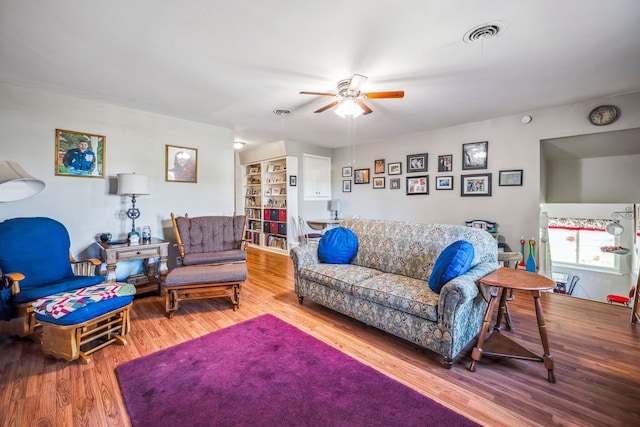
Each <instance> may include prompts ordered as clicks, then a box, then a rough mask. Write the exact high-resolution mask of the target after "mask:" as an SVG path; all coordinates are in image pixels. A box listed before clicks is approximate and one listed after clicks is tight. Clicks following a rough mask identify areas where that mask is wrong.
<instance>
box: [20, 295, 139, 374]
mask: <svg viewBox="0 0 640 427" xmlns="http://www.w3.org/2000/svg"><path fill="white" fill-rule="evenodd" d="M134 294H135V286H133V285H130V284H127V283H104V284H99V285H93V286H88V287H85V288H80V289H76V290H73V291H69V292H61V293H58V294H53V295H50V296H47V297H43V298H40V299H38V300H36V301H34V302H33V305H32V306H33V309H34V312H35V318H36V320H37V321H38V322H39V323H40V325H41V326H42V332H41V342H42V351H43V353H44V354H48V355H51V356H53V357H56V358H58V359H65V360H68V361H72V360H76V359H78V358H79V359H80V360H81V361H82V362H84V363H89V362H90V361H91V359H90V358H89V355H90V354H91V353H93V352H95V351H98V350H100V349H101V348H104V347H106V346H108V345H110V344H113V343H117V344H120V345H126V344H127V340H126V339H125V338H124V337H125V335H127V334H128V333H129V331H130V330H131V325H130V323H129V312H130V311H131V306H132V301H133V295H134Z"/></svg>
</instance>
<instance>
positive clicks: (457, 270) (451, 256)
mask: <svg viewBox="0 0 640 427" xmlns="http://www.w3.org/2000/svg"><path fill="white" fill-rule="evenodd" d="M473 256H474V250H473V245H472V244H471V243H469V242H467V241H466V240H458V241H457V242H453V243H452V244H450V245H449V246H447V247H446V248H445V250H443V251H442V252H441V253H440V255H439V256H438V259H437V260H436V265H434V266H433V271H431V277H429V287H430V288H431V290H432V291H433V292H436V293H440V290H442V287H443V286H444V285H445V283H447V282H448V281H449V280H451V279H453V278H454V277H458V276H460V275H461V274H464V273H466V272H467V271H469V268H470V267H471V262H472V261H473Z"/></svg>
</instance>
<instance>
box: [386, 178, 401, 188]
mask: <svg viewBox="0 0 640 427" xmlns="http://www.w3.org/2000/svg"><path fill="white" fill-rule="evenodd" d="M389 188H390V189H392V190H399V189H400V178H390V179H389Z"/></svg>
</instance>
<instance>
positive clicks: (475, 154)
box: [462, 141, 489, 170]
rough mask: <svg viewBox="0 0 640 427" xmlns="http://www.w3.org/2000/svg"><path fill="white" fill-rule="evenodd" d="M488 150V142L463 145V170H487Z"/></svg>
mask: <svg viewBox="0 0 640 427" xmlns="http://www.w3.org/2000/svg"><path fill="white" fill-rule="evenodd" d="M488 150H489V143H488V142H487V141H482V142H470V143H468V144H462V169H463V170H470V169H486V168H487V157H488Z"/></svg>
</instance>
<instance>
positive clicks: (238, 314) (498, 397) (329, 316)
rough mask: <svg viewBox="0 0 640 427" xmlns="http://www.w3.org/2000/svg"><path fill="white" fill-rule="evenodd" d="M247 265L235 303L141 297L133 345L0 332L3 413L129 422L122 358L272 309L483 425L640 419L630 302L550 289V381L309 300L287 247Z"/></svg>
mask: <svg viewBox="0 0 640 427" xmlns="http://www.w3.org/2000/svg"><path fill="white" fill-rule="evenodd" d="M248 267H249V280H248V281H247V282H246V283H245V286H244V287H243V289H242V295H241V301H240V309H239V310H238V311H235V312H234V311H233V310H232V309H231V305H230V302H229V301H228V300H227V299H218V300H205V301H189V302H185V303H184V304H182V305H181V307H180V309H179V310H178V312H177V313H176V314H175V316H174V318H173V319H171V320H169V319H167V318H166V316H165V314H164V300H163V298H162V297H157V296H147V297H142V298H139V299H136V300H135V301H134V304H133V310H132V315H131V319H132V330H131V334H130V335H128V338H127V339H128V345H126V346H124V347H122V346H116V345H112V346H109V347H107V348H105V349H103V350H100V351H98V352H96V353H94V354H93V355H92V361H91V364H89V365H82V364H80V363H78V362H74V363H68V362H66V361H58V360H55V359H51V358H48V357H44V356H43V355H42V354H41V351H40V347H39V345H37V344H36V343H34V342H32V341H30V340H18V339H15V338H10V337H7V336H3V335H0V405H1V406H0V420H1V424H2V425H3V426H36V425H37V426H126V425H129V418H128V416H127V413H126V409H125V407H124V403H123V401H122V397H121V395H120V389H119V386H118V381H117V379H116V376H115V373H114V368H115V367H116V366H118V365H120V364H122V363H124V362H126V361H128V360H132V359H135V358H138V357H140V356H144V355H147V354H150V353H153V352H155V351H158V350H161V349H164V348H167V347H170V346H172V345H175V344H179V343H181V342H184V341H187V340H190V339H192V338H195V337H198V336H201V335H204V334H206V333H209V332H212V331H215V330H217V329H220V328H224V327H226V326H229V325H232V324H235V323H238V322H241V321H243V320H246V319H250V318H253V317H255V316H258V315H260V314H264V313H272V314H274V315H276V316H278V317H279V318H281V319H282V320H285V321H287V322H289V323H291V324H293V325H295V326H297V327H298V328H299V329H301V330H303V331H305V332H307V333H309V334H311V335H313V336H315V337H317V338H319V339H321V340H322V341H325V342H326V343H328V344H330V345H332V346H334V347H336V348H338V349H340V350H341V351H343V352H345V353H347V354H349V355H351V356H352V357H354V358H356V359H358V360H360V361H361V362H363V363H365V364H367V365H370V366H372V367H374V368H375V369H377V370H379V371H381V372H383V373H385V374H387V375H388V376H390V377H392V378H395V379H396V380H398V381H400V382H402V383H404V384H406V385H408V386H409V387H412V388H414V389H415V390H418V391H419V392H420V393H422V394H424V395H426V396H429V397H431V398H432V399H434V400H436V401H438V402H440V403H442V404H443V405H445V406H447V407H450V408H452V409H454V410H456V411H457V412H460V413H462V414H464V415H466V416H467V417H469V418H471V419H473V420H475V421H476V422H478V423H481V424H483V425H487V426H551V425H561V426H637V425H640V404H639V403H638V402H639V400H640V326H637V325H631V324H630V323H629V317H630V309H628V308H624V307H622V306H611V305H608V304H604V303H596V302H592V301H587V300H581V299H577V298H572V297H568V296H565V295H558V294H548V293H547V294H543V296H542V298H541V300H542V305H543V309H544V314H545V318H546V323H547V329H548V334H549V341H550V346H551V353H552V355H553V357H554V361H555V375H556V379H557V383H556V384H550V383H549V382H547V380H546V377H547V375H546V370H545V369H544V367H543V365H542V364H541V363H534V362H526V361H521V360H513V359H508V360H505V359H503V360H497V359H496V360H489V359H486V358H484V359H483V360H481V362H480V363H479V365H478V369H477V371H476V372H475V373H472V372H469V370H468V369H467V368H468V366H469V363H470V360H471V359H470V357H469V356H468V354H467V355H465V357H463V358H461V359H459V360H458V361H457V362H456V363H455V364H454V366H453V368H452V369H451V370H446V369H444V368H443V367H442V366H441V365H440V364H439V363H438V362H437V361H436V360H434V359H433V358H431V357H430V356H429V353H428V352H424V351H421V350H420V349H418V348H417V347H416V346H413V345H411V344H409V343H407V342H405V341H403V340H401V339H398V338H395V337H393V336H391V335H388V334H386V333H383V332H381V331H378V330H376V329H374V328H371V327H368V326H366V325H364V324H362V323H360V322H357V321H354V320H351V319H349V318H347V317H345V316H342V315H340V314H338V313H336V312H333V311H331V310H329V309H326V308H324V307H322V306H320V305H317V304H315V303H313V302H312V301H305V303H304V305H302V306H301V305H300V304H299V303H298V300H297V297H296V295H295V294H294V292H293V271H292V270H293V269H292V265H291V260H290V259H289V257H287V256H283V255H278V254H273V253H269V252H266V251H261V250H257V249H252V248H250V249H249V251H248ZM510 310H511V313H512V317H513V322H514V326H515V331H513V332H511V333H509V332H505V333H508V334H509V335H510V336H511V337H513V339H514V340H515V341H517V342H519V343H521V344H523V345H525V346H527V347H529V348H531V349H532V350H533V351H535V352H537V353H540V352H541V349H542V346H541V344H540V338H539V335H538V330H537V326H536V322H535V312H534V309H533V303H532V299H531V297H530V296H529V295H528V294H527V293H523V292H520V293H518V292H517V293H516V294H515V299H514V300H513V301H511V302H510ZM212 357H215V355H212ZM170 380H171V379H170V378H167V381H168V382H169V381H170ZM283 404H286V402H283ZM292 410H295V408H292ZM427 423H428V420H425V425H426V424H427ZM185 425H188V420H185Z"/></svg>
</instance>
